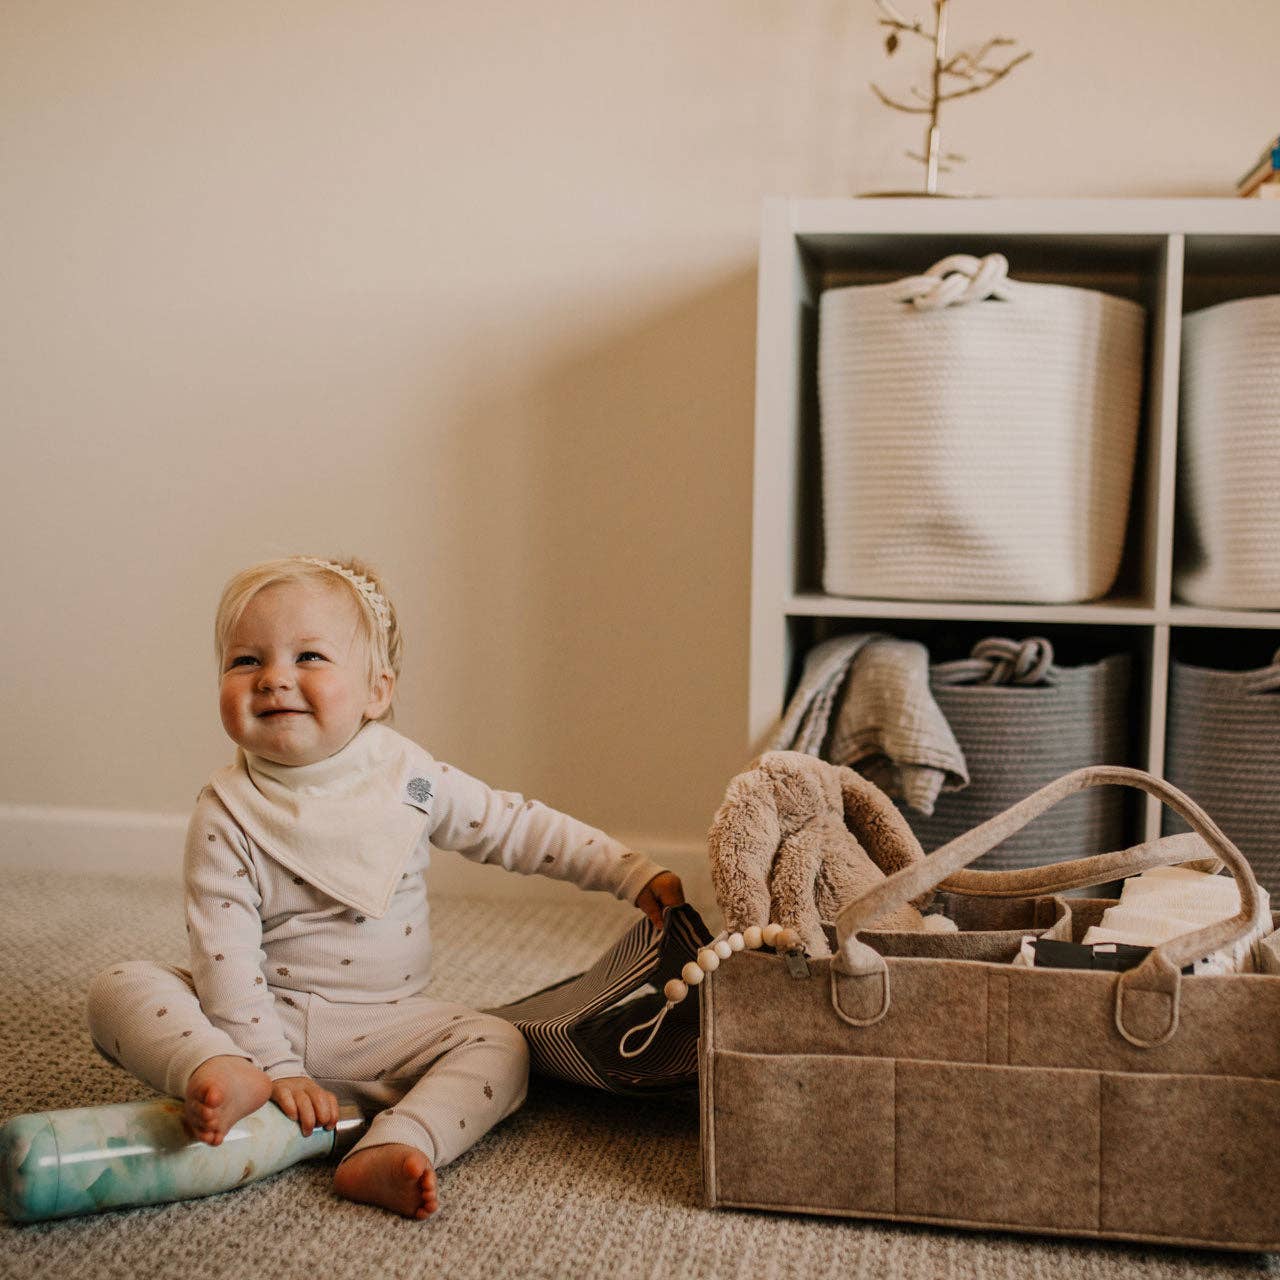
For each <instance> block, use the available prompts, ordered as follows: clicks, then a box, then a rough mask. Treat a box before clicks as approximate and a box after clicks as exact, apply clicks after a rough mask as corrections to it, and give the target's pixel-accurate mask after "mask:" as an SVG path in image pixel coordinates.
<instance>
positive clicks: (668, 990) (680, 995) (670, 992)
mask: <svg viewBox="0 0 1280 1280" xmlns="http://www.w3.org/2000/svg"><path fill="white" fill-rule="evenodd" d="M662 994H663V995H664V996H666V997H667V999H668V1000H670V1001H671V1003H672V1004H679V1003H680V1001H681V1000H683V999H684V998H685V996H687V995H688V994H689V988H688V986H687V985H686V984H685V983H683V982H681V981H680V979H679V978H672V979H671V981H670V982H668V983H667V985H666V986H665V987H663V988H662Z"/></svg>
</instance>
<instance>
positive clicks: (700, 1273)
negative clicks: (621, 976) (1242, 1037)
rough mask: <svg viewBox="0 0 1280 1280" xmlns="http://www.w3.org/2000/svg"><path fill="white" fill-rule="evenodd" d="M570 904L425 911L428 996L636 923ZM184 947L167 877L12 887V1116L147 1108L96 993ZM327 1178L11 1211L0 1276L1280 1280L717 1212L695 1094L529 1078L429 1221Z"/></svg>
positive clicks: (507, 988) (0, 925)
mask: <svg viewBox="0 0 1280 1280" xmlns="http://www.w3.org/2000/svg"><path fill="white" fill-rule="evenodd" d="M564 903H565V904H564V905H563V906H562V905H560V904H559V903H553V904H544V903H539V904H537V905H531V906H527V907H519V908H516V909H515V910H514V911H513V910H512V908H510V907H508V906H503V905H500V904H495V903H491V902H480V901H473V900H469V899H449V898H437V899H435V900H434V902H433V913H432V937H433V940H434V942H435V948H436V950H435V957H436V960H435V968H436V978H435V980H434V982H433V984H432V987H431V991H432V993H433V994H436V995H439V996H440V997H442V998H448V999H453V1000H460V1001H464V1002H466V1003H468V1004H472V1005H493V1004H498V1003H500V1002H502V1001H505V1000H509V999H512V998H515V997H517V996H519V995H523V994H526V993H527V992H529V991H532V990H534V989H535V988H537V987H539V986H542V985H544V984H546V983H548V982H551V981H554V980H556V979H558V978H561V977H564V976H566V975H568V974H570V973H574V972H577V971H578V970H580V969H582V968H584V967H585V966H586V965H587V964H588V963H589V962H590V961H591V960H592V959H594V958H595V956H596V955H597V954H598V953H599V952H600V951H602V950H603V949H604V948H605V947H606V946H608V945H609V944H610V943H612V942H613V941H614V940H615V939H616V938H617V937H618V936H619V935H620V934H621V933H622V932H623V930H624V929H625V928H626V927H628V925H629V924H630V923H631V922H632V921H633V920H634V918H635V917H634V914H633V913H632V912H631V911H630V910H629V909H628V908H626V907H625V906H623V905H622V904H619V903H616V902H613V901H611V900H609V899H606V898H604V897H602V896H600V895H594V894H593V895H590V896H587V895H576V894H575V895H573V896H572V897H566V898H565V900H564ZM184 944H185V938H184V936H183V926H182V918H181V903H180V896H179V891H178V890H177V888H176V886H175V885H173V884H172V883H169V882H165V881H160V880H156V881H147V880H138V879H126V878H118V877H108V876H91V875H84V876H80V877H77V878H76V879H74V880H69V879H67V878H66V877H60V876H57V875H53V874H48V873H40V872H20V873H14V874H11V875H10V876H9V877H8V878H7V880H6V883H5V885H4V914H3V917H2V918H0V1119H6V1118H8V1117H9V1116H10V1115H13V1114H14V1113H16V1112H22V1111H38V1110H45V1109H51V1108H58V1107H70V1106H93V1105H97V1104H103V1103H109V1102H123V1101H127V1100H129V1099H132V1098H141V1097H146V1096H148V1095H149V1091H148V1090H147V1089H146V1087H145V1086H143V1085H140V1084H138V1083H136V1082H135V1081H133V1080H131V1079H130V1078H129V1077H127V1076H126V1075H125V1074H124V1073H123V1072H121V1071H119V1070H117V1069H116V1068H114V1067H112V1066H110V1065H108V1064H107V1063H106V1062H104V1061H102V1060H101V1059H99V1058H98V1056H97V1054H96V1053H95V1052H94V1051H93V1049H92V1047H91V1045H90V1044H89V1040H88V1036H87V1034H86V1032H85V1030H84V1023H83V1003H84V993H85V988H86V985H87V983H88V981H89V979H90V977H91V976H92V975H93V974H94V973H95V972H97V970H98V969H99V968H101V967H103V966H104V965H106V964H108V963H110V962H111V961H115V960H120V959H125V958H131V957H136V958H153V959H157V960H178V961H179V962H181V961H182V959H183V957H184V955H185V945H184ZM778 1141H779V1142H782V1141H785V1135H784V1134H779V1135H778ZM760 1157H761V1159H762V1160H768V1158H769V1152H767V1151H762V1152H761V1153H760ZM330 1173H331V1168H330V1167H329V1166H326V1165H323V1164H319V1165H307V1164H304V1165H300V1166H295V1167H294V1168H292V1169H289V1170H286V1171H285V1172H284V1173H281V1174H279V1175H277V1176H276V1177H275V1178H272V1179H268V1180H267V1181H265V1182H260V1183H255V1184H252V1185H250V1186H248V1187H245V1188H244V1189H242V1190H240V1191H235V1192H229V1193H227V1194H225V1195H220V1196H213V1197H210V1198H208V1199H204V1200H193V1201H188V1202H185V1203H181V1204H173V1205H162V1206H157V1207H155V1208H145V1209H133V1210H125V1211H116V1212H112V1213H106V1214H102V1215H99V1216H97V1217H89V1218H78V1219H67V1220H64V1221H61V1222H54V1223H44V1224H33V1225H30V1226H23V1227H18V1226H14V1225H12V1224H11V1223H9V1222H7V1221H5V1220H3V1219H0V1277H4V1278H5V1280H9V1278H10V1277H13V1278H14V1280H18V1278H22V1280H25V1278H26V1277H32V1278H33V1280H34V1278H36V1277H39V1280H61V1278H62V1277H67V1278H68V1280H70V1278H71V1277H75V1278H76V1280H98V1277H119V1278H120V1280H134V1278H139V1280H147V1278H148V1277H153V1276H154V1277H181V1278H182V1280H213V1278H214V1277H236V1278H237V1280H239V1278H244V1280H254V1278H255V1277H269V1278H270V1280H292V1278H293V1277H299V1278H302V1277H306V1278H307V1280H314V1278H316V1277H323V1276H334V1275H336V1276H353V1277H361V1278H364V1277H368V1278H370V1280H381V1278H382V1277H388V1278H390V1277H395V1278H396V1280H410V1278H412V1277H418V1276H440V1277H448V1278H449V1280H473V1278H474V1280H491V1278H492V1277H493V1276H495V1275H499V1274H501V1275H506V1276H513V1277H519V1278H524V1277H531V1278H532V1277H548V1278H550V1277H578V1276H583V1277H594V1276H601V1277H607V1278H608V1280H642V1278H648V1277H653V1278H654V1280H657V1278H658V1277H662V1278H663V1280H671V1278H672V1277H675V1278H679V1277H690V1278H696V1280H729V1278H730V1277H733V1278H740V1280H773V1278H775V1277H776V1278H778V1280H815V1278H816V1277H821V1276H839V1277H840V1280H900V1278H902V1280H905V1278H908V1277H922V1278H928V1280H997V1278H999V1280H1040V1278H1043V1280H1063V1278H1064V1277H1070V1280H1121V1278H1123V1280H1174V1278H1175V1277H1236V1276H1240V1277H1244V1276H1268V1275H1269V1276H1280V1258H1277V1257H1271V1258H1267V1257H1256V1256H1252V1255H1233V1254H1208V1253H1198V1252H1191V1251H1185V1252H1184V1251H1180V1250H1174V1249H1159V1248H1148V1247H1143V1246H1131V1245H1110V1244H1097V1243H1087V1242H1073V1241H1064V1240H1047V1239H1046V1240H1040V1239H1035V1238H1030V1237H1020V1236H1010V1235H981V1234H968V1233H960V1232H952V1231H942V1230H932V1229H928V1228H919V1227H909V1226H897V1225H890V1224H879V1223H860V1222H849V1221H839V1220H834V1219H825V1218H798V1217H783V1216H774V1215H765V1214H751V1213H737V1212H725V1211H709V1210H706V1209H703V1208H702V1206H701V1189H700V1184H699V1174H698V1114H697V1103H696V1100H695V1099H693V1098H692V1097H690V1098H682V1099H676V1100H674V1101H667V1102H640V1103H637V1102H633V1101H628V1100H624V1099H617V1098H611V1097H608V1096H605V1095H603V1094H597V1093H591V1092H588V1091H586V1090H580V1089H574V1088H570V1087H567V1086H556V1085H551V1084H548V1083H545V1082H540V1081H536V1080H535V1082H534V1085H533V1088H532V1089H531V1091H530V1097H529V1101H528V1102H527V1103H526V1105H525V1107H524V1109H523V1110H521V1111H520V1112H518V1113H517V1114H516V1115H514V1116H513V1117H511V1119H509V1120H508V1121H507V1122H506V1123H505V1124H503V1125H501V1126H499V1127H498V1129H496V1130H495V1131H494V1132H493V1133H491V1134H489V1135H488V1136H487V1137H486V1138H485V1139H484V1140H483V1141H482V1142H481V1143H479V1144H478V1145H477V1146H476V1147H474V1148H473V1149H472V1150H471V1151H470V1152H468V1153H467V1154H466V1155H465V1156H463V1157H462V1158H461V1159H460V1160H458V1161H457V1162H456V1163H454V1164H453V1165H451V1166H450V1167H449V1168H447V1169H446V1170H444V1171H443V1173H442V1175H441V1209H440V1212H439V1213H438V1214H437V1215H436V1216H435V1217H433V1218H431V1219H429V1220H428V1221H427V1222H425V1223H415V1222H409V1221H405V1220H402V1219H398V1218H395V1217H393V1216H392V1215H390V1214H387V1213H383V1212H382V1211H380V1210H376V1209H372V1208H369V1207H366V1206H361V1205H353V1204H350V1203H348V1202H346V1201H342V1200H339V1199H337V1198H336V1197H334V1195H333V1194H332V1192H331V1191H330V1190H329V1178H330ZM1278 1194H1280V1192H1278Z"/></svg>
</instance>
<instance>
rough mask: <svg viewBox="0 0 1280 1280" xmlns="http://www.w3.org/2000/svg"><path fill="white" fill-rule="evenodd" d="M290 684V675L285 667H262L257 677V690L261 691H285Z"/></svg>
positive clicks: (291, 679)
mask: <svg viewBox="0 0 1280 1280" xmlns="http://www.w3.org/2000/svg"><path fill="white" fill-rule="evenodd" d="M292 683H293V676H292V673H291V672H290V671H289V670H288V668H286V667H263V668H262V673H261V674H260V675H259V676H258V688H259V689H262V690H263V691H266V690H269V689H287V688H288V687H289V685H290V684H292Z"/></svg>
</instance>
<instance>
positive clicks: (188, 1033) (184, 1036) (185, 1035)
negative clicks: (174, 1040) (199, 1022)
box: [182, 1031, 191, 1040]
mask: <svg viewBox="0 0 1280 1280" xmlns="http://www.w3.org/2000/svg"><path fill="white" fill-rule="evenodd" d="M190 1034H191V1032H190V1031H184V1032H183V1033H182V1038H183V1039H184V1040H185V1039H186V1038H187V1036H189V1035H190Z"/></svg>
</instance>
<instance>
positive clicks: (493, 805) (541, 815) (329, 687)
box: [88, 556, 684, 1218]
mask: <svg viewBox="0 0 1280 1280" xmlns="http://www.w3.org/2000/svg"><path fill="white" fill-rule="evenodd" d="M215 643H216V649H217V654H218V659H219V665H220V669H221V672H222V678H221V680H222V683H221V695H220V699H219V708H220V711H221V714H222V723H223V726H224V728H225V729H226V731H227V733H228V734H229V735H230V737H231V739H232V740H233V741H234V742H235V743H236V745H237V746H238V748H239V750H238V751H237V753H236V762H235V764H233V765H231V766H229V767H227V768H225V769H221V770H219V771H218V772H217V773H215V774H214V776H213V778H212V779H211V780H210V782H209V785H208V786H207V787H205V789H204V790H203V791H202V792H201V793H200V796H199V798H198V800H197V802H196V808H195V812H194V814H193V815H192V818H191V824H190V827H189V828H188V832H187V848H186V860H185V873H184V874H185V882H186V910H187V933H188V934H189V935H190V945H191V970H190V972H188V971H187V970H184V969H179V968H175V967H171V966H163V965H158V964H152V963H148V962H143V961H132V962H126V963H123V964H117V965H113V966H112V967H111V968H110V969H108V970H106V971H104V972H103V973H101V974H99V975H98V976H97V977H96V978H95V979H94V981H93V983H92V984H91V987H90V990H89V1009H88V1016H89V1027H90V1031H91V1033H92V1035H93V1039H94V1043H95V1044H96V1045H97V1046H98V1048H99V1050H100V1051H101V1052H102V1053H103V1054H104V1055H105V1056H107V1057H108V1058H110V1059H111V1060H112V1061H114V1062H116V1063H118V1064H120V1065H121V1066H123V1067H124V1068H125V1069H126V1070H128V1071H131V1072H132V1073H133V1074H134V1075H136V1076H138V1077H140V1078H141V1079H142V1080H145V1081H146V1082H147V1083H148V1084H150V1085H152V1086H154V1087H155V1088H157V1089H159V1090H161V1091H163V1092H165V1093H168V1094H172V1095H174V1096H181V1097H183V1098H185V1109H184V1116H185V1123H186V1126H187V1129H188V1131H189V1132H190V1133H191V1135H192V1136H193V1137H194V1138H197V1139H199V1140H200V1141H202V1142H207V1143H210V1144H212V1145H213V1146H217V1145H218V1144H219V1143H221V1142H222V1140H223V1138H224V1137H225V1136H226V1134H227V1132H228V1131H229V1130H230V1129H231V1128H232V1126H233V1125H234V1124H235V1123H236V1122H237V1121H238V1120H239V1119H241V1117H243V1116H245V1115H247V1114H249V1113H250V1112H252V1111H255V1110H257V1109H258V1108H259V1107H261V1106H262V1105H263V1104H264V1103H265V1102H266V1101H267V1100H268V1099H273V1100H274V1101H275V1102H276V1103H277V1104H278V1105H279V1106H280V1107H281V1109H282V1110H283V1111H284V1112H285V1114H286V1115H288V1116H289V1117H290V1118H292V1119H294V1120H296V1121H297V1122H298V1124H299V1125H300V1127H301V1129H302V1131H303V1133H305V1134H309V1133H311V1131H312V1130H313V1128H314V1127H315V1126H317V1125H322V1126H324V1127H325V1128H332V1127H333V1126H334V1124H335V1123H336V1121H337V1118H338V1098H339V1096H340V1097H341V1098H342V1099H343V1100H344V1101H353V1102H356V1103H358V1104H360V1105H361V1106H362V1107H363V1108H364V1109H365V1110H366V1112H376V1113H377V1114H376V1115H375V1116H374V1118H373V1120H372V1122H371V1123H370V1125H369V1129H368V1132H367V1133H366V1134H365V1135H364V1137H363V1138H362V1139H361V1141H360V1142H358V1143H357V1144H356V1146H355V1147H353V1149H352V1150H351V1152H350V1153H349V1154H348V1155H347V1157H346V1158H345V1159H344V1160H343V1162H342V1163H341V1164H340V1165H339V1166H338V1168H337V1171H336V1172H335V1175H334V1189H335V1190H336V1191H337V1192H338V1194H339V1195H342V1196H346V1197H347V1198H348V1199H351V1200H360V1201H364V1202H367V1203H370V1204H377V1205H382V1206H384V1207H385V1208H387V1209H391V1210H393V1211H395V1212H397V1213H401V1214H404V1215H405V1216H407V1217H413V1218H425V1217H427V1216H428V1215H429V1214H431V1213H433V1212H434V1211H435V1209H436V1208H437V1204H438V1197H437V1190H436V1170H438V1169H440V1168H441V1167H442V1166H443V1165H445V1164H447V1163H448V1162H449V1161H450V1160H452V1159H454V1158H455V1157H456V1156H458V1155H460V1154H461V1153H462V1152H463V1151H465V1150H467V1148H468V1147H470V1146H471V1145H472V1144H473V1143H475V1142H476V1141H477V1140H478V1139H479V1138H480V1137H481V1136H483V1135H484V1134H485V1133H486V1132H487V1131H488V1130H489V1129H490V1128H492V1126H493V1125H495V1124H497V1123H498V1122H499V1121H500V1120H502V1119H504V1118H505V1117H506V1116H509V1115H510V1114H511V1113H512V1112H513V1111H515V1110H516V1108H518V1107H519V1106H520V1104H521V1102H522V1101H523V1100H524V1096H525V1089H526V1085H527V1080H528V1049H527V1047H526V1045H525V1043H524V1040H523V1038H522V1037H521V1036H520V1034H519V1032H517V1031H516V1030H515V1028H514V1027H512V1026H511V1025H510V1024H509V1023H506V1022H503V1021H502V1020H501V1019H498V1018H494V1017H491V1016H489V1015H487V1014H482V1013H477V1012H475V1011H474V1010H471V1009H468V1008H466V1007H464V1006H462V1005H457V1004H451V1003H448V1002H446V1001H442V1000H435V999H431V998H429V997H428V996H426V995H425V994H423V992H424V990H425V988H426V986H427V982H428V978H429V975H430V965H431V942H430V932H429V929H428V909H427V892H426V880H425V873H426V870H427V866H428V862H429V860H430V846H431V845H433V844H434V845H436V846H437V847H439V848H444V849H456V850H458V852H460V853H461V854H463V855H464V856H465V857H467V858H470V859H471V860H472V861H475V862H491V863H498V864H500V865H501V866H503V867H505V868H507V870H509V871H518V872H521V873H522V874H530V873H532V872H537V873H539V874H541V875H547V876H552V877H554V878H556V879H562V880H571V881H572V882H573V883H575V884H577V885H578V886H580V887H581V888H584V889H603V890H606V891H608V892H610V893H612V894H614V895H616V896H617V897H619V898H622V899H625V900H627V901H634V902H635V904H636V905H637V906H638V907H639V908H640V909H641V910H642V911H644V912H645V913H646V915H648V916H649V918H650V919H651V920H653V922H654V923H655V924H656V925H658V926H661V924H662V913H663V910H664V908H666V907H669V906H675V905H677V904H679V903H681V902H683V900H684V896H683V892H682V889H681V885H680V881H679V879H678V878H677V877H676V876H675V875H673V874H672V873H670V872H668V871H664V870H663V869H662V868H661V867H659V866H657V865H656V864H655V863H653V862H651V861H649V860H648V859H647V858H644V857H642V856H641V855H639V854H636V853H633V852H631V851H629V850H628V849H626V848H625V847H624V846H622V845H620V844H618V843H617V842H616V841H614V840H612V839H610V838H609V837H608V836H606V835H605V834H604V833H603V832H600V831H597V830H595V829H594V828H592V827H589V826H586V825H584V824H583V823H581V822H578V821H577V820H575V819H573V818H571V817H568V816H567V815H565V814H563V813H557V812H556V811H555V810H553V809H550V808H547V807H546V806H545V805H542V804H539V803H538V802H537V801H535V800H525V799H524V798H523V797H521V796H519V795H516V794H514V793H512V792H503V791H493V790H490V788H489V787H487V786H485V784H484V783H482V782H479V781H477V780H476V779H475V778H471V777H468V776H467V775H466V774H465V773H463V772H462V771H461V770H459V769H455V768H453V767H451V766H450V765H447V764H443V763H441V762H440V761H438V760H435V759H433V758H432V757H431V756H430V755H428V754H427V752H425V751H424V750H422V748H421V747H419V746H417V745H416V744H415V743H413V742H410V741H409V740H408V739H407V738H404V737H401V735H400V734H398V733H396V732H394V731H393V730H392V729H390V728H388V727H387V726H386V725H385V724H384V723H383V721H384V720H385V718H386V717H387V715H388V714H389V712H390V710H391V700H392V694H393V692H394V690H395V683H396V678H397V676H398V674H399V671H400V649H401V637H400V629H399V626H398V624H397V621H396V614H395V610H394V609H393V608H392V605H391V602H390V600H389V599H388V598H387V593H386V591H385V590H384V589H383V586H382V584H381V582H380V581H379V579H378V577H377V575H376V574H375V573H374V572H373V571H372V570H371V569H369V568H368V567H367V566H365V565H363V564H360V563H359V562H356V561H349V562H344V563H338V562H334V561H328V560H320V559H315V558H312V557H306V556H299V557H294V558H290V559H284V560H272V561H268V562H266V563H264V564H258V565H254V566H253V567H252V568H249V569H246V570H244V572H242V573H240V574H237V575H236V577H234V578H233V579H232V580H231V581H230V582H229V583H228V584H227V587H226V589H225V591H224V592H223V595H222V600H221V603H220V604H219V606H218V614H217V621H216V625H215Z"/></svg>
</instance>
